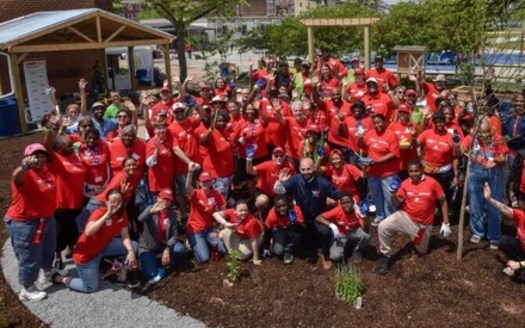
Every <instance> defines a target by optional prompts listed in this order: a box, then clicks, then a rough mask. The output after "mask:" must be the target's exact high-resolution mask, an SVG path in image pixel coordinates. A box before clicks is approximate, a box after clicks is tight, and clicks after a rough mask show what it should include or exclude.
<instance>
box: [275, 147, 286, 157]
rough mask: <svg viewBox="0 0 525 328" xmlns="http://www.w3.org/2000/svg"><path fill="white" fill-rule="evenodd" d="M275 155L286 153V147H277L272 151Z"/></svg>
mask: <svg viewBox="0 0 525 328" xmlns="http://www.w3.org/2000/svg"><path fill="white" fill-rule="evenodd" d="M272 154H273V155H284V149H282V148H281V147H275V148H274V149H273V151H272Z"/></svg>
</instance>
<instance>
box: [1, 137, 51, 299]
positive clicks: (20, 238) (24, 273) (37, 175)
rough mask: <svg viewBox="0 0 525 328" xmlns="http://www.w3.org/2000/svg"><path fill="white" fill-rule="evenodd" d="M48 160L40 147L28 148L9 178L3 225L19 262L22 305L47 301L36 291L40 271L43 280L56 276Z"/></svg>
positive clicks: (32, 146) (45, 151) (31, 146)
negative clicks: (29, 302) (8, 198)
mask: <svg viewBox="0 0 525 328" xmlns="http://www.w3.org/2000/svg"><path fill="white" fill-rule="evenodd" d="M49 159H50V154H49V152H48V151H47V150H46V148H45V147H44V146H43V145H42V144H39V143H34V144H30V145H28V146H27V147H26V148H25V150H24V158H23V159H22V164H21V165H20V166H18V167H17V168H15V169H14V171H13V174H12V176H11V198H12V201H11V204H10V206H9V208H8V209H7V213H6V215H5V218H4V222H5V224H6V228H7V231H8V232H9V235H10V237H11V243H12V246H13V250H14V252H15V255H16V259H17V261H18V282H19V283H20V284H21V285H22V286H23V288H22V290H21V291H20V294H19V296H18V297H19V299H20V300H21V301H40V300H42V299H44V298H46V297H47V293H46V292H43V291H40V290H38V289H37V288H36V287H35V282H36V281H37V278H38V273H39V270H40V269H43V270H44V277H45V278H46V280H49V279H52V276H53V274H54V273H55V271H54V270H53V258H54V254H55V249H56V232H55V231H56V230H55V218H54V212H55V209H56V180H55V177H54V175H53V174H52V173H51V172H50V171H49V169H48V163H49ZM39 280H40V279H39Z"/></svg>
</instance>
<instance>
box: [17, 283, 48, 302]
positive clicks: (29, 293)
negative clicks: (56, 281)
mask: <svg viewBox="0 0 525 328" xmlns="http://www.w3.org/2000/svg"><path fill="white" fill-rule="evenodd" d="M46 297H47V293H46V292H43V291H40V290H38V289H37V288H36V287H35V285H32V286H31V287H28V288H22V290H21V291H20V294H18V299H19V300H21V301H35V302H36V301H41V300H43V299H44V298H46Z"/></svg>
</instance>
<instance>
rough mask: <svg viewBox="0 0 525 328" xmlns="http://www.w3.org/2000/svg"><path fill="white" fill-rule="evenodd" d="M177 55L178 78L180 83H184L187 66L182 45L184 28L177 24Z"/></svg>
mask: <svg viewBox="0 0 525 328" xmlns="http://www.w3.org/2000/svg"><path fill="white" fill-rule="evenodd" d="M176 28H177V41H176V45H177V55H178V56H179V69H180V71H179V78H180V81H181V83H184V81H185V80H186V77H187V76H188V66H187V63H186V51H185V50H184V46H185V45H186V28H185V27H184V26H180V25H179V26H177V27H176Z"/></svg>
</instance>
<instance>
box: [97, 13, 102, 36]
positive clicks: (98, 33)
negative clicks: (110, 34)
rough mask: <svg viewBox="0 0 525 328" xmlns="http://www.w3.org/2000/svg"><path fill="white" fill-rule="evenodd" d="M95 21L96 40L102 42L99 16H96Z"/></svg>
mask: <svg viewBox="0 0 525 328" xmlns="http://www.w3.org/2000/svg"><path fill="white" fill-rule="evenodd" d="M96 22H97V40H98V42H102V27H101V26H100V17H99V16H97V18H96Z"/></svg>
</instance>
